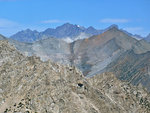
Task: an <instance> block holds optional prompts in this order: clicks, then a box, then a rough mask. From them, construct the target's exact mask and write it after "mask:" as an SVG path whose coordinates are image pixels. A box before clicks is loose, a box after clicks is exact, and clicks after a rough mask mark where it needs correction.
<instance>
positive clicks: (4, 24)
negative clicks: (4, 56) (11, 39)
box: [0, 18, 22, 36]
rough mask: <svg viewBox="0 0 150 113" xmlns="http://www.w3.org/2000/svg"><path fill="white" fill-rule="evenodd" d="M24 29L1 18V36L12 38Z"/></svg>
mask: <svg viewBox="0 0 150 113" xmlns="http://www.w3.org/2000/svg"><path fill="white" fill-rule="evenodd" d="M21 28H22V25H21V24H19V23H17V22H14V21H11V20H8V19H4V18H0V34H2V35H5V36H10V35H12V34H13V33H15V32H17V31H18V30H19V29H21Z"/></svg>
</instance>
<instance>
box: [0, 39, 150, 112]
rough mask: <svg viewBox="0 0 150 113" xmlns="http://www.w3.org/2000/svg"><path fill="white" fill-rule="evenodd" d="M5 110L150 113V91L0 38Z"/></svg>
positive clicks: (0, 95)
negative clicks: (31, 53)
mask: <svg viewBox="0 0 150 113" xmlns="http://www.w3.org/2000/svg"><path fill="white" fill-rule="evenodd" d="M0 111H1V113H135V112H136V113H150V94H149V93H148V92H147V91H146V90H145V89H144V88H143V87H142V86H141V85H138V86H133V85H132V84H129V83H128V82H122V81H120V80H118V79H117V78H116V77H115V76H114V74H113V73H103V74H98V75H95V76H93V77H90V78H87V77H84V76H83V74H82V73H81V72H80V71H79V70H78V69H77V68H76V67H74V66H65V65H62V64H59V63H55V62H52V61H50V60H48V61H45V62H42V61H41V60H40V59H39V57H35V56H31V57H26V56H24V55H22V54H21V53H20V52H18V51H17V50H16V49H15V48H14V47H13V46H11V45H10V44H9V43H8V41H6V40H4V41H2V40H0Z"/></svg>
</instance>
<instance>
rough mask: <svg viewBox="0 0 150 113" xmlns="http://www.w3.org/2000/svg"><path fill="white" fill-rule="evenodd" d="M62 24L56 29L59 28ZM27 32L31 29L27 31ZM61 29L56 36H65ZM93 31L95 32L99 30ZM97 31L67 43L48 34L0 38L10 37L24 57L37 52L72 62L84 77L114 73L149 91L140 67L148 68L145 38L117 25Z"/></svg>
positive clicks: (148, 48) (149, 83)
mask: <svg viewBox="0 0 150 113" xmlns="http://www.w3.org/2000/svg"><path fill="white" fill-rule="evenodd" d="M64 26H68V27H66V28H67V29H68V30H69V26H72V25H70V24H64V25H63V26H61V27H64ZM74 26H75V28H77V29H80V30H81V29H84V28H83V27H79V26H77V25H74ZM61 27H58V28H56V29H57V30H58V29H60V28H61ZM73 28H74V27H73ZM75 28H74V29H75ZM74 29H73V30H74ZM80 30H79V31H80ZM84 30H85V29H84ZM28 31H29V32H30V30H28ZM47 31H48V30H47ZM50 31H51V30H50ZM34 32H35V33H37V32H36V31H34ZM64 32H65V30H63V31H62V34H61V33H58V34H61V35H57V37H58V36H65V35H63V33H64ZM71 33H72V32H71V31H70V34H69V33H68V34H66V36H69V35H70V36H75V34H76V35H77V34H78V33H79V32H78V33H74V35H71ZM94 33H95V34H97V33H98V32H94ZM99 33H100V34H99V35H94V36H91V37H90V38H86V39H80V40H76V41H73V42H71V43H67V42H66V41H64V40H63V39H62V38H60V37H59V38H48V37H47V38H44V39H42V40H39V41H36V42H34V43H23V42H18V41H16V40H13V39H12V38H5V37H3V36H0V39H1V40H9V42H10V43H11V44H13V45H14V46H15V47H16V48H17V49H18V50H19V51H20V52H22V53H23V54H25V55H26V56H31V55H36V56H39V57H40V58H41V59H42V60H43V61H46V60H48V59H51V60H52V61H54V62H59V63H62V64H69V65H75V66H76V67H78V68H79V69H80V70H81V71H82V72H83V74H84V75H85V76H89V77H90V76H93V75H96V74H100V73H103V72H113V73H115V75H116V76H117V77H118V78H119V79H121V80H125V81H130V82H131V83H133V84H135V85H137V84H142V85H143V86H144V87H146V88H147V89H148V90H149V91H150V89H149V87H150V75H149V74H148V71H145V72H144V76H143V72H142V70H141V67H143V68H146V69H147V68H150V67H149V65H148V62H147V61H148V60H149V58H150V54H149V51H150V44H149V43H148V42H146V41H145V40H137V39H136V38H133V37H132V36H131V35H129V34H128V33H126V32H125V31H123V30H120V29H118V27H117V26H116V25H113V26H111V27H109V28H107V29H105V30H103V31H101V32H99ZM27 34H28V33H27ZM29 36H31V35H29ZM34 36H35V35H33V37H34ZM39 39H40V38H39ZM29 42H30V41H29ZM130 51H131V52H130ZM142 56H143V57H142ZM144 56H145V57H144ZM131 67H132V68H131ZM124 77H125V78H124ZM133 78H134V79H133ZM131 79H132V80H131ZM136 81H137V84H136Z"/></svg>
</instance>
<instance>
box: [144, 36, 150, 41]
mask: <svg viewBox="0 0 150 113" xmlns="http://www.w3.org/2000/svg"><path fill="white" fill-rule="evenodd" d="M144 40H146V41H148V42H150V34H149V35H147V37H146V38H144Z"/></svg>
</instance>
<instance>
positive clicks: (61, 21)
mask: <svg viewBox="0 0 150 113" xmlns="http://www.w3.org/2000/svg"><path fill="white" fill-rule="evenodd" d="M64 22H66V21H63V20H57V19H54V20H44V21H42V22H41V23H44V24H50V23H64Z"/></svg>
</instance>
